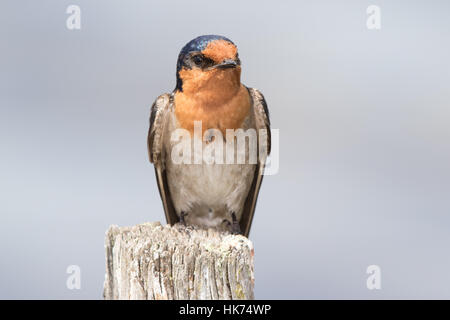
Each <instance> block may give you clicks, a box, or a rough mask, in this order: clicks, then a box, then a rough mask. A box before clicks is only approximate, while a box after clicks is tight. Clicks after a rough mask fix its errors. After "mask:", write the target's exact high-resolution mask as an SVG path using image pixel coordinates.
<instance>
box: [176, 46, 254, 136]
mask: <svg viewBox="0 0 450 320" xmlns="http://www.w3.org/2000/svg"><path fill="white" fill-rule="evenodd" d="M201 40H202V39H201V38H200V40H198V41H201ZM193 41H194V45H193V49H192V48H191V47H189V48H188V50H186V51H185V52H183V51H182V54H183V55H182V56H181V55H180V59H179V61H178V63H179V65H178V74H177V76H178V78H179V81H180V84H181V85H179V84H178V83H177V90H176V92H175V114H176V117H177V120H178V123H179V125H180V127H182V128H185V129H187V130H189V131H191V132H192V131H193V124H194V121H202V127H203V130H206V129H211V128H215V129H219V130H221V131H222V133H223V134H225V131H226V129H236V128H240V126H241V124H242V122H243V121H244V119H245V118H246V117H247V115H248V112H249V110H250V104H251V101H250V97H249V95H248V92H247V89H246V88H245V87H244V86H243V85H242V84H241V81H240V78H241V66H240V61H239V57H238V52H237V48H236V46H235V45H234V44H233V43H232V42H231V41H227V39H214V40H212V41H209V42H208V43H207V44H206V45H205V43H201V42H200V43H198V42H196V40H195V39H194V40H193ZM188 46H189V44H188ZM199 47H200V48H201V50H198V48H199Z"/></svg>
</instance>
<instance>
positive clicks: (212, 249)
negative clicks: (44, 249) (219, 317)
mask: <svg viewBox="0 0 450 320" xmlns="http://www.w3.org/2000/svg"><path fill="white" fill-rule="evenodd" d="M105 249H106V276H105V285H104V292H103V296H104V298H105V299H151V300H153V299H254V295H253V287H254V275H253V254H254V253H253V245H252V243H251V241H250V240H248V239H247V238H245V237H243V236H240V235H231V234H229V233H223V232H220V231H217V230H213V229H209V230H203V229H196V228H192V227H187V228H186V227H183V226H179V225H176V226H169V225H166V226H161V224H160V223H159V222H156V223H145V224H141V225H136V226H133V227H121V228H119V227H117V226H111V227H110V228H109V230H108V231H107V233H106V239H105Z"/></svg>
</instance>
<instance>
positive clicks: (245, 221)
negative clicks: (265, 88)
mask: <svg viewBox="0 0 450 320" xmlns="http://www.w3.org/2000/svg"><path fill="white" fill-rule="evenodd" d="M248 91H249V93H250V96H251V97H252V100H253V110H254V112H255V120H256V129H257V131H258V132H257V136H258V151H259V155H258V163H257V166H256V170H255V175H254V177H253V182H252V185H251V187H250V191H249V193H248V195H247V199H246V200H245V204H244V209H243V211H242V215H241V219H240V221H239V225H240V228H241V231H242V233H243V234H244V235H245V236H246V237H248V235H249V233H250V227H251V225H252V220H253V214H254V212H255V206H256V200H257V198H258V193H259V188H260V187H261V182H262V178H263V173H264V166H265V162H266V158H267V156H268V155H269V154H270V143H271V141H270V139H271V137H270V120H269V110H268V108H267V103H266V100H265V99H264V96H263V95H262V93H261V92H259V91H258V90H256V89H253V88H248ZM261 129H265V130H266V134H264V135H262V136H261V134H260V130H261Z"/></svg>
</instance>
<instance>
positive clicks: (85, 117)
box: [0, 0, 450, 299]
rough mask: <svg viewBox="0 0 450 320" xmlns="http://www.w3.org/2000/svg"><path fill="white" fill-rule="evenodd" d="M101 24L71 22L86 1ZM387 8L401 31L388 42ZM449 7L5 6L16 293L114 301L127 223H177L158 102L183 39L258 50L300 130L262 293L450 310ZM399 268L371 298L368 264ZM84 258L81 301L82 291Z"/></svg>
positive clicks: (0, 251)
mask: <svg viewBox="0 0 450 320" xmlns="http://www.w3.org/2000/svg"><path fill="white" fill-rule="evenodd" d="M72 4H75V5H78V6H79V7H80V8H81V29H80V30H69V29H68V28H67V27H66V20H67V18H68V17H69V14H66V9H67V7H68V6H69V5H72ZM369 5H378V6H379V7H380V9H381V29H380V30H369V29H368V28H367V27H366V21H367V19H368V17H369V15H368V14H367V13H366V9H367V7H368V6H369ZM449 9H450V3H449V2H448V1H432V2H430V1H425V0H422V1H406V0H397V1H383V0H376V1H375V0H371V1H365V0H354V1H332V0H329V1H312V0H311V1H278V2H276V1H273V0H272V1H253V2H251V1H226V2H219V1H216V2H213V1H194V0H192V1H144V0H139V1H138V0H130V1H126V2H124V1H118V0H97V1H88V0H72V1H65V0H60V1H55V0H53V1H51V0H40V1H31V0H29V1H25V0H20V1H13V0H6V1H2V2H1V3H0V37H1V42H0V146H1V150H0V157H1V158H0V159H1V160H0V298H3V299H9V298H20V299H22V298H31V299H49V298H50V299H56V298H57V299H81V298H82V299H100V298H102V288H103V281H104V273H105V262H104V259H105V258H104V247H103V245H104V234H105V231H106V230H107V228H108V226H109V225H111V224H117V225H120V226H126V225H134V224H138V223H142V222H146V221H164V214H163V209H162V205H161V201H160V197H159V194H158V190H157V185H156V182H155V177H154V172H153V167H152V165H151V164H150V163H149V162H148V159H147V146H146V139H147V130H148V118H149V113H150V106H151V104H152V102H153V101H154V99H155V98H156V97H157V96H158V95H159V94H161V93H164V92H170V91H172V89H173V88H174V87H175V65H176V59H177V55H178V52H179V51H180V49H181V47H182V46H183V45H184V44H185V43H186V42H188V41H189V40H191V39H192V38H194V37H196V36H198V35H202V34H220V35H224V36H227V37H229V38H230V39H232V40H233V41H234V42H235V43H236V44H237V45H238V48H239V52H240V53H239V55H240V58H241V60H242V65H243V71H242V81H243V83H244V84H246V85H247V86H251V87H256V88H258V89H260V90H261V91H262V92H263V93H264V95H265V97H266V100H267V102H268V104H269V108H270V112H271V118H272V127H273V128H276V129H279V130H280V141H279V144H280V170H279V173H278V174H277V175H273V176H266V177H265V179H264V182H263V185H262V188H261V193H260V197H259V202H258V206H257V209H256V215H255V219H254V223H253V227H252V232H251V234H250V239H251V240H252V241H253V242H254V246H255V277H256V284H255V295H256V298H260V299H315V298H324V299H331V298H342V299H348V298H356V299H363V298H364V299H400V298H413V299H416V298H446V299H449V298H450V273H449V270H450V255H449V243H450V232H449V231H450V216H449V213H450V196H449V194H450V127H449V121H450V105H449V104H450V90H449V87H450V62H449V57H450V43H449V41H448V39H449V38H450V19H449V18H450V16H449V15H450V10H449ZM373 264H374V265H378V266H379V267H380V269H381V286H382V287H381V290H368V289H367V287H366V279H367V277H368V276H369V275H368V274H366V268H367V267H368V266H369V265H373ZM69 265H78V266H79V267H80V268H81V289H80V290H69V289H68V288H67V287H66V280H67V278H68V276H69V275H68V274H67V273H66V268H67V267H68V266H69Z"/></svg>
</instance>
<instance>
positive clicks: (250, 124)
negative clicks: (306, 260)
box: [147, 35, 270, 237]
mask: <svg viewBox="0 0 450 320" xmlns="http://www.w3.org/2000/svg"><path fill="white" fill-rule="evenodd" d="M240 77H241V62H240V60H239V56H238V51H237V47H236V45H235V44H234V43H233V42H232V41H231V40H229V39H227V38H225V37H223V36H217V35H205V36H200V37H197V38H195V39H193V40H191V41H190V42H188V43H187V44H186V45H185V46H184V47H183V48H182V49H181V52H180V53H179V56H178V62H177V70H176V80H177V81H176V87H175V89H174V90H173V92H172V93H170V94H168V93H166V94H162V95H161V96H159V97H158V98H157V99H156V101H155V102H154V103H153V105H152V108H151V115H150V129H149V133H148V141H147V142H148V152H149V158H150V162H152V163H153V164H154V167H155V173H156V179H157V182H158V188H159V192H160V195H161V199H162V202H163V206H164V212H165V215H166V220H167V222H168V223H170V224H172V225H173V224H175V223H177V222H181V223H183V224H185V225H197V226H202V227H219V226H223V225H224V224H225V227H227V228H230V229H231V231H232V232H233V233H241V234H243V235H245V236H247V237H248V234H249V231H250V227H251V223H252V219H253V214H254V211H255V205H256V200H257V197H258V193H259V189H260V186H261V182H262V177H263V171H264V164H265V161H266V156H267V155H268V154H269V152H270V121H269V112H268V109H267V104H266V101H265V100H264V97H263V95H262V94H261V93H260V92H259V91H258V90H256V89H253V88H247V87H246V86H244V85H243V84H242V83H241V81H240ZM196 121H201V124H202V130H203V131H202V133H204V131H205V130H209V129H217V130H219V131H220V132H221V133H223V139H224V140H226V139H228V138H227V136H226V131H227V129H234V130H237V129H243V130H248V129H254V130H256V131H258V130H261V129H264V130H266V132H267V134H266V135H265V136H264V135H263V136H262V137H263V138H261V136H260V135H258V138H257V144H258V147H259V148H261V146H262V145H264V146H266V152H265V155H261V156H259V157H258V159H257V161H255V163H248V162H245V163H232V164H230V163H212V164H211V163H205V162H203V161H202V163H200V164H198V163H184V162H183V163H175V162H174V161H173V159H172V157H171V151H172V149H173V147H174V145H175V142H174V141H173V139H172V138H171V136H172V133H173V132H174V131H175V130H177V129H184V130H186V131H188V132H189V133H190V134H194V129H195V128H194V122H196ZM214 138H215V136H214ZM233 139H234V138H233ZM262 139H263V140H265V141H262ZM211 140H214V139H211ZM209 142H211V141H208V139H205V140H204V141H202V144H201V148H202V150H204V149H205V148H206V147H207V145H208V143H209ZM247 151H248V149H247ZM246 159H247V160H248V156H247V157H246Z"/></svg>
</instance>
